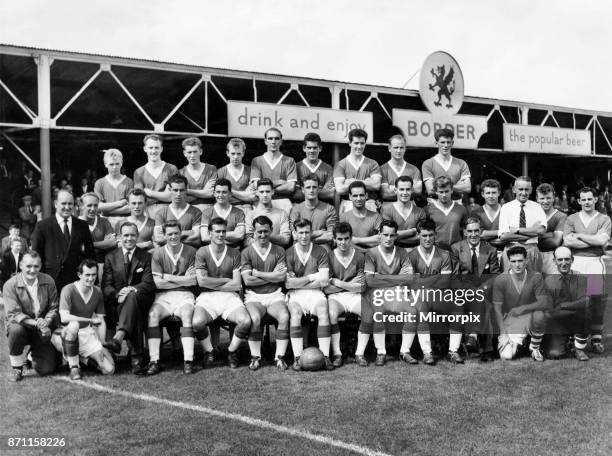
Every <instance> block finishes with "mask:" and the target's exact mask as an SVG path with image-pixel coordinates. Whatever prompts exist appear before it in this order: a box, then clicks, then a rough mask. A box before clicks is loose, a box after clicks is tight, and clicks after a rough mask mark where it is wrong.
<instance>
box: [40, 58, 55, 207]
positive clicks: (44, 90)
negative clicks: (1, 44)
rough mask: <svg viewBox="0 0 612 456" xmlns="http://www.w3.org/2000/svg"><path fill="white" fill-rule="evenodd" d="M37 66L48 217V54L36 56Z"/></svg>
mask: <svg viewBox="0 0 612 456" xmlns="http://www.w3.org/2000/svg"><path fill="white" fill-rule="evenodd" d="M36 63H37V66H38V118H37V124H38V127H39V128H40V168H41V173H40V174H41V179H42V188H41V194H42V213H43V217H49V216H50V215H51V212H52V206H51V138H50V132H49V127H50V124H51V63H52V60H51V59H50V58H49V56H48V55H44V54H41V55H39V56H38V57H37V58H36Z"/></svg>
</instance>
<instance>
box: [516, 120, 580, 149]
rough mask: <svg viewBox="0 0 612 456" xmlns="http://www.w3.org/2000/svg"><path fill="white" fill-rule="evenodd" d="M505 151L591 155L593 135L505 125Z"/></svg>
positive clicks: (569, 130)
mask: <svg viewBox="0 0 612 456" xmlns="http://www.w3.org/2000/svg"><path fill="white" fill-rule="evenodd" d="M504 150H505V151H508V152H549V153H556V154H572V155H590V154H591V135H590V133H589V131H588V130H574V129H571V128H554V127H538V126H532V125H517V124H504Z"/></svg>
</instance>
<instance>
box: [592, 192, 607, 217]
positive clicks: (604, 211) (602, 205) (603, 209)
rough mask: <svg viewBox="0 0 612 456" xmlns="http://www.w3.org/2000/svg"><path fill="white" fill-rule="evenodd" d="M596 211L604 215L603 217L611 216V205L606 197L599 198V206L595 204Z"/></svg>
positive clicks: (600, 196)
mask: <svg viewBox="0 0 612 456" xmlns="http://www.w3.org/2000/svg"><path fill="white" fill-rule="evenodd" d="M595 210H596V211H598V212H600V213H602V214H603V215H608V214H610V204H609V203H608V202H607V201H606V200H605V197H604V195H599V196H598V197H597V204H595Z"/></svg>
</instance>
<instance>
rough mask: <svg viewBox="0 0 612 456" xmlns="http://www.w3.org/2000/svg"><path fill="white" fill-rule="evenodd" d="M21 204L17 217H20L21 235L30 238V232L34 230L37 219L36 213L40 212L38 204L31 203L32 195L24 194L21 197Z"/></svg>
mask: <svg viewBox="0 0 612 456" xmlns="http://www.w3.org/2000/svg"><path fill="white" fill-rule="evenodd" d="M21 200H22V201H23V206H21V207H20V208H19V218H20V219H21V235H22V236H23V237H24V238H26V239H28V240H29V239H30V236H31V235H32V232H33V231H34V225H36V221H37V220H38V214H40V206H36V207H35V206H33V205H32V195H24V196H22V197H21Z"/></svg>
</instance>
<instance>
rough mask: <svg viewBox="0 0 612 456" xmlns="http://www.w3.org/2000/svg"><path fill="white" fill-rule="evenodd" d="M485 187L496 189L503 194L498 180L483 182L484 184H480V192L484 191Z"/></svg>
mask: <svg viewBox="0 0 612 456" xmlns="http://www.w3.org/2000/svg"><path fill="white" fill-rule="evenodd" d="M485 187H488V188H496V189H497V190H498V191H499V192H501V184H500V183H499V181H498V180H495V179H485V180H483V181H482V184H480V190H481V191H483V190H484V189H485Z"/></svg>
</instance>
